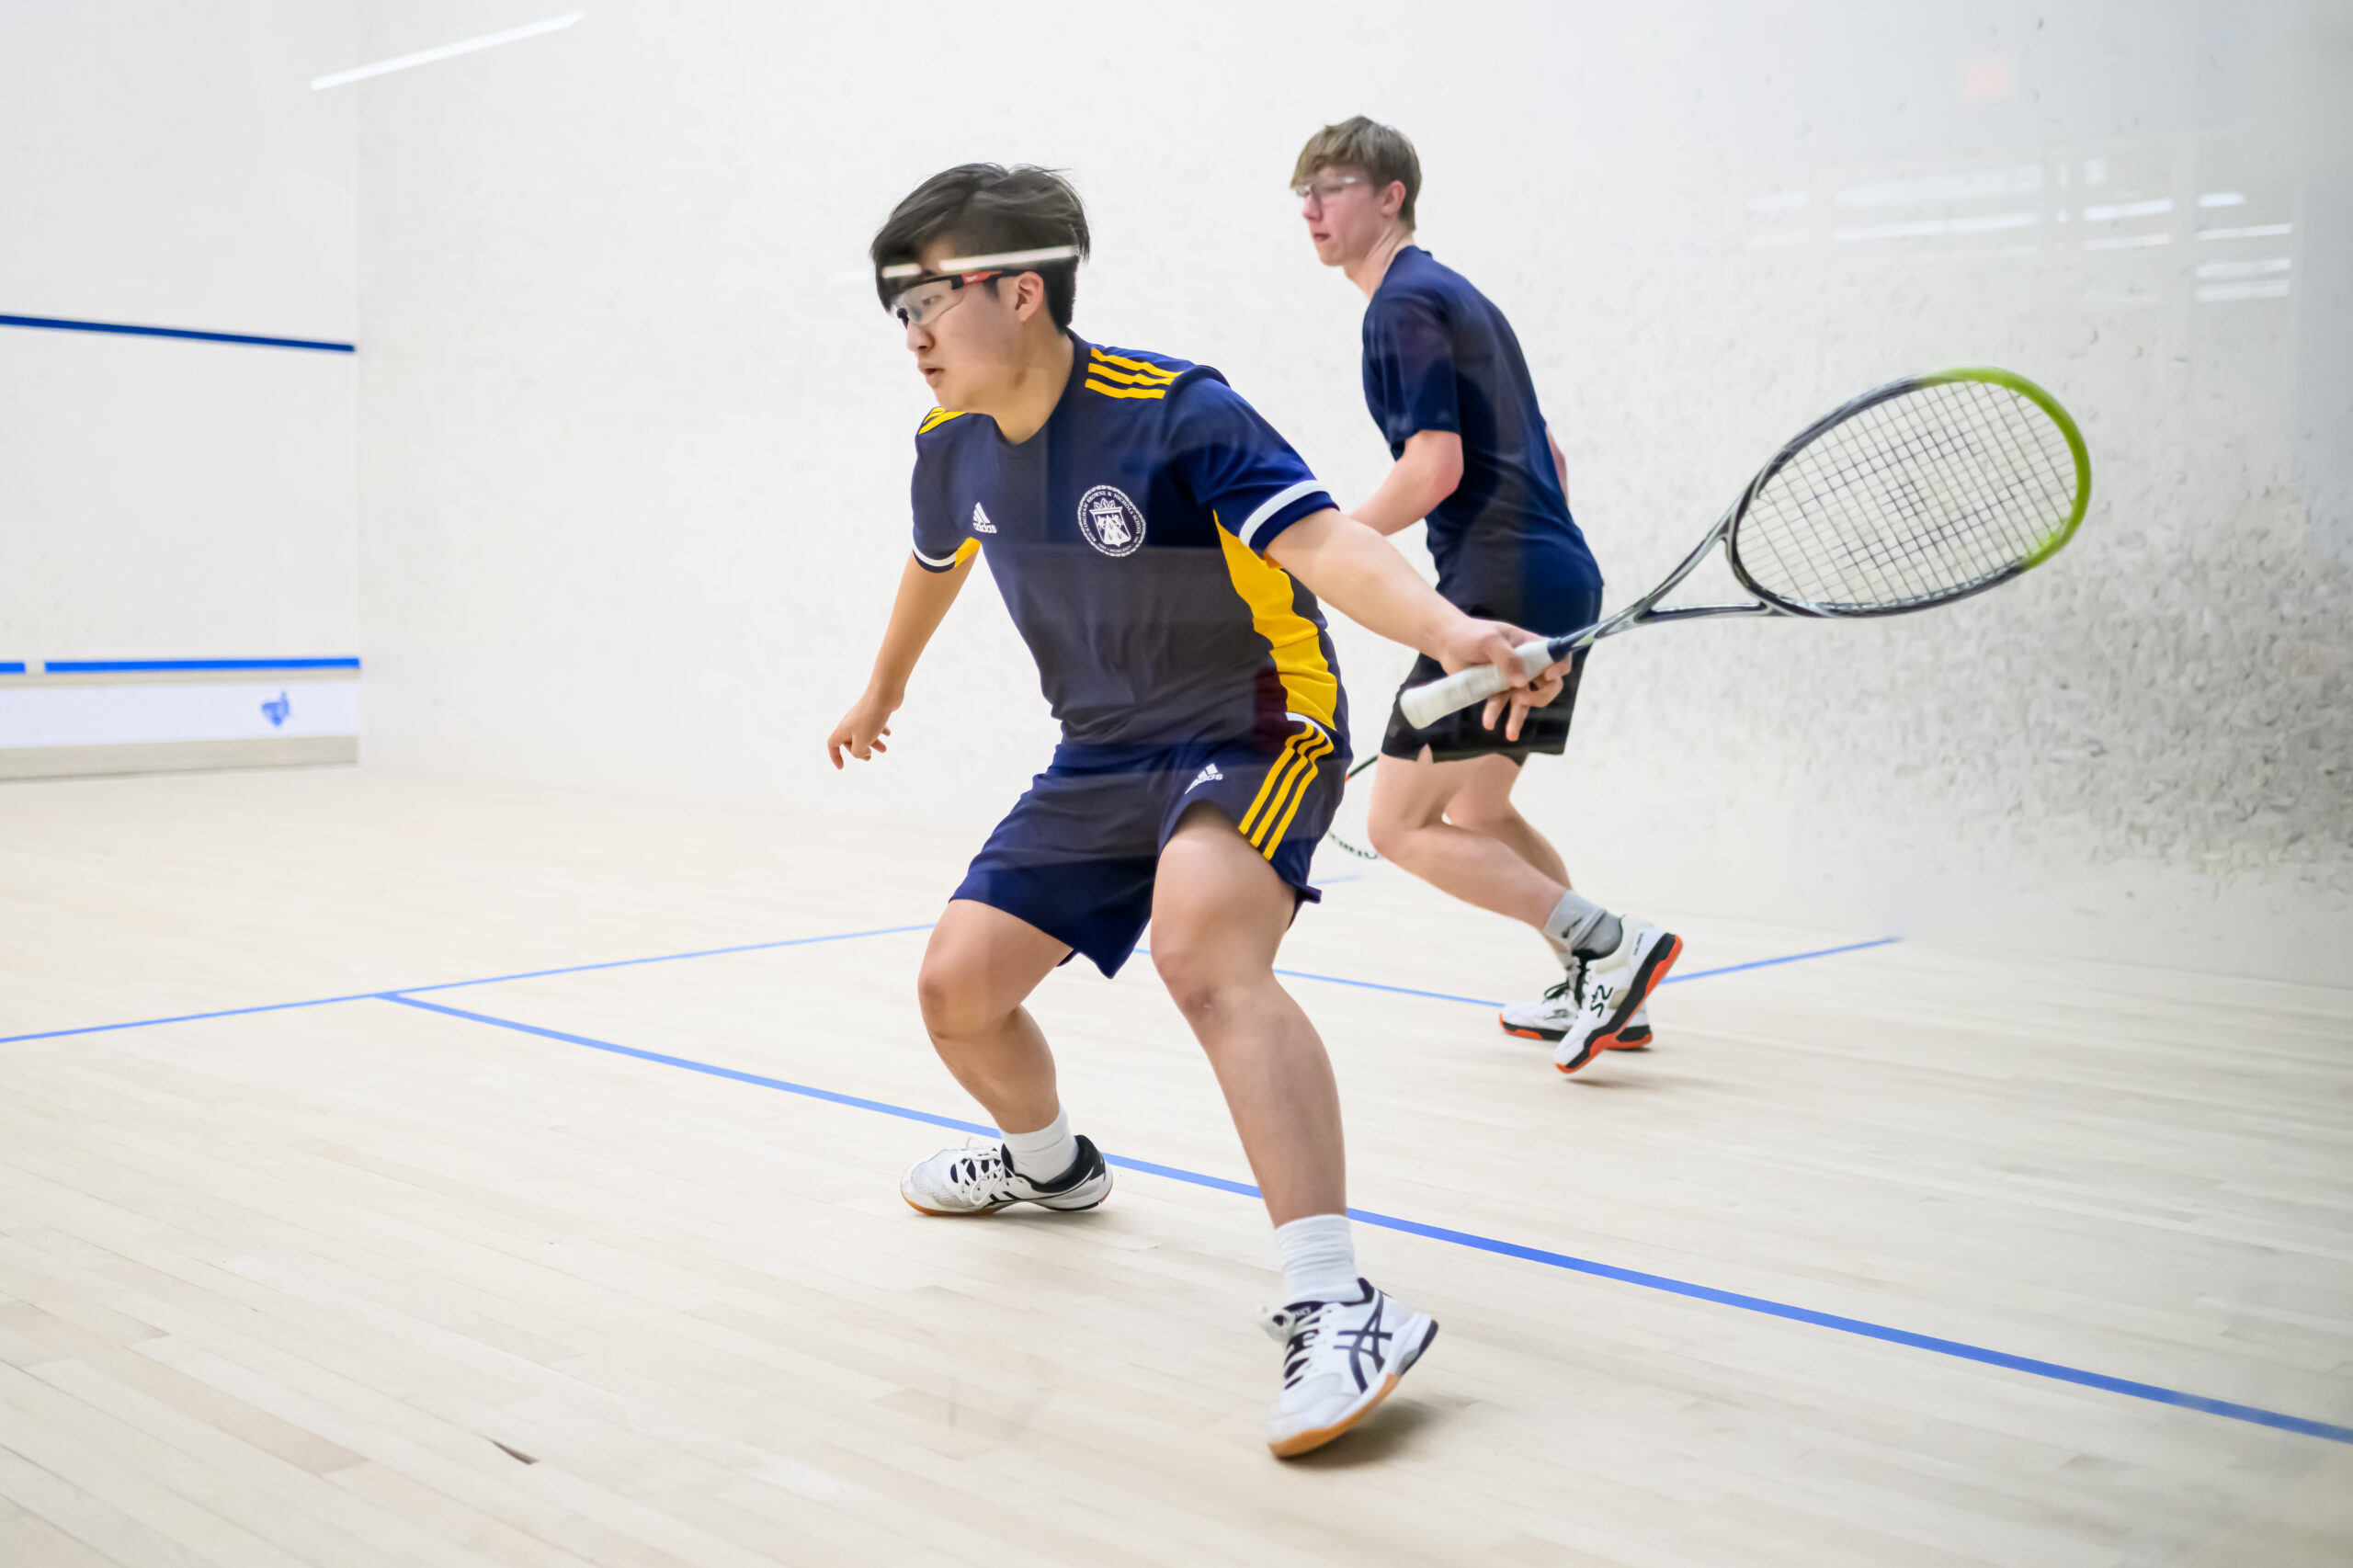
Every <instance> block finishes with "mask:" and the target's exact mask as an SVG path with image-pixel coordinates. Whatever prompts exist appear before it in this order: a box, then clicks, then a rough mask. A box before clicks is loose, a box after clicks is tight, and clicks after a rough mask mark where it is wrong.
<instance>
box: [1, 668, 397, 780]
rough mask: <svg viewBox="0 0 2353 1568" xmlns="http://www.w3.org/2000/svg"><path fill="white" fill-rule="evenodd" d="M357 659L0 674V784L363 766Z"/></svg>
mask: <svg viewBox="0 0 2353 1568" xmlns="http://www.w3.org/2000/svg"><path fill="white" fill-rule="evenodd" d="M358 664H359V662H358V660H357V659H297V660H287V661H284V662H282V663H272V662H270V661H266V660H256V659H235V660H230V659H214V660H203V659H179V660H137V661H130V660H125V661H95V660H84V661H56V662H52V663H50V664H48V665H40V664H33V665H9V666H0V779H28V778H88V777H91V776H94V775H104V774H115V773H176V772H190V771H198V770H203V769H210V768H232V767H320V766H324V765H329V764H335V763H349V762H353V761H356V760H358V755H359V679H358V676H359V669H358Z"/></svg>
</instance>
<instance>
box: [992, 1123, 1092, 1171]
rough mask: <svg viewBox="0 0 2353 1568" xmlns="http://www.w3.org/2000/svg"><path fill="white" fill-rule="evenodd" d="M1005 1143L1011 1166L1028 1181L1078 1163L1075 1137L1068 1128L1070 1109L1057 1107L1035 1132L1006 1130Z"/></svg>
mask: <svg viewBox="0 0 2353 1568" xmlns="http://www.w3.org/2000/svg"><path fill="white" fill-rule="evenodd" d="M1005 1146H1006V1150H1007V1151H1008V1152H1010V1153H1012V1155H1013V1168H1014V1169H1015V1170H1017V1171H1018V1172H1020V1173H1021V1174H1022V1175H1023V1176H1028V1177H1029V1179H1030V1180H1031V1181H1040V1182H1043V1181H1051V1180H1053V1179H1054V1178H1055V1177H1056V1176H1062V1175H1064V1174H1065V1173H1067V1172H1068V1171H1069V1169H1070V1168H1071V1166H1073V1165H1076V1164H1078V1139H1077V1138H1076V1137H1075V1136H1074V1134H1073V1133H1072V1132H1071V1130H1070V1112H1068V1111H1066V1110H1062V1109H1057V1110H1056V1111H1055V1112H1054V1119H1053V1120H1051V1121H1050V1122H1048V1123H1047V1124H1046V1125H1045V1126H1043V1127H1040V1129H1038V1131H1035V1132H1008V1133H1006V1135H1005Z"/></svg>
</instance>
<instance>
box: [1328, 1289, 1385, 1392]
mask: <svg viewBox="0 0 2353 1568" xmlns="http://www.w3.org/2000/svg"><path fill="white" fill-rule="evenodd" d="M1388 1304H1389V1301H1388V1298H1386V1297H1381V1298H1379V1299H1377V1300H1375V1301H1374V1302H1373V1304H1372V1316H1371V1318H1370V1319H1369V1320H1368V1321H1366V1322H1365V1323H1362V1324H1358V1325H1357V1326H1356V1327H1354V1328H1344V1329H1342V1330H1340V1337H1341V1338H1343V1339H1345V1340H1346V1341H1347V1346H1348V1371H1349V1372H1350V1374H1351V1375H1353V1376H1354V1377H1355V1379H1356V1381H1357V1387H1358V1388H1359V1389H1365V1388H1370V1387H1371V1386H1372V1380H1371V1379H1370V1378H1368V1377H1366V1376H1365V1375H1364V1364H1365V1362H1366V1361H1368V1360H1370V1361H1371V1363H1372V1369H1373V1371H1374V1372H1375V1373H1376V1374H1377V1373H1379V1372H1380V1371H1381V1369H1382V1365H1383V1360H1384V1358H1385V1356H1386V1355H1387V1352H1386V1351H1385V1350H1384V1349H1383V1348H1382V1346H1384V1345H1385V1344H1386V1343H1387V1342H1388V1341H1389V1340H1392V1339H1394V1338H1395V1337H1396V1335H1395V1334H1394V1333H1392V1331H1390V1330H1388V1329H1385V1328H1383V1327H1381V1309H1383V1308H1384V1307H1386V1306H1388Z"/></svg>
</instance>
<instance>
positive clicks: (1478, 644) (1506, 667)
mask: <svg viewBox="0 0 2353 1568" xmlns="http://www.w3.org/2000/svg"><path fill="white" fill-rule="evenodd" d="M1542 641H1543V639H1542V638H1541V637H1539V636H1538V635H1537V634H1536V633H1535V632H1533V631H1522V630H1521V629H1520V628H1518V627H1517V626H1514V625H1512V624H1511V623H1510V622H1508V621H1502V620H1473V619H1471V618H1469V617H1467V616H1466V617H1464V618H1463V621H1462V624H1461V627H1460V628H1459V629H1458V630H1457V632H1456V635H1455V637H1454V638H1453V639H1452V640H1450V642H1449V646H1448V647H1447V648H1446V650H1445V651H1444V652H1443V653H1440V654H1439V656H1438V663H1440V664H1441V665H1445V666H1446V670H1447V673H1448V674H1449V675H1451V674H1453V673H1454V672H1455V671H1456V670H1464V669H1469V668H1470V667H1471V666H1472V665H1495V668H1496V669H1498V670H1500V671H1502V672H1503V675H1504V678H1505V679H1506V680H1507V681H1509V682H1510V683H1511V689H1510V690H1509V691H1507V692H1503V693H1499V694H1497V695H1496V696H1494V697H1491V698H1489V699H1487V707H1486V710H1485V711H1484V712H1483V713H1482V714H1481V715H1480V717H1479V722H1480V723H1481V724H1482V725H1483V726H1484V727H1485V728H1487V729H1490V730H1492V729H1494V728H1495V721H1496V719H1498V718H1502V717H1504V716H1505V712H1506V709H1508V710H1509V717H1508V718H1507V719H1506V721H1505V723H1504V738H1505V739H1506V740H1512V741H1516V740H1518V739H1519V728H1520V726H1521V725H1522V724H1523V723H1525V722H1527V720H1528V710H1529V709H1531V708H1541V707H1543V706H1544V705H1545V704H1547V703H1549V702H1551V701H1552V699H1554V698H1556V697H1558V696H1560V695H1561V680H1562V677H1563V676H1565V675H1566V674H1567V673H1568V668H1569V661H1568V660H1566V659H1563V660H1562V661H1561V662H1560V663H1559V664H1556V665H1552V666H1550V667H1549V668H1547V669H1546V670H1545V671H1544V673H1543V674H1542V675H1540V676H1537V677H1536V679H1534V680H1532V681H1531V680H1529V678H1528V672H1527V671H1525V670H1523V669H1521V668H1520V665H1519V655H1518V653H1516V652H1514V650H1515V649H1517V648H1518V647H1519V646H1520V645H1521V644H1522V643H1525V642H1542Z"/></svg>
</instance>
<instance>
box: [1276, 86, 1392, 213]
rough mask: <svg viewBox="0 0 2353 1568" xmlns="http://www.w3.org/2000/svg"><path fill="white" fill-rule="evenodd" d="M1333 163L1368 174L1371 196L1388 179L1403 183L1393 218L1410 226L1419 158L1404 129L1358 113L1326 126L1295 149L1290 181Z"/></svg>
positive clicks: (1301, 180)
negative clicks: (1400, 201) (1401, 199)
mask: <svg viewBox="0 0 2353 1568" xmlns="http://www.w3.org/2000/svg"><path fill="white" fill-rule="evenodd" d="M1334 165H1338V166H1339V167H1341V168H1344V169H1362V170H1363V171H1364V172H1365V173H1366V174H1367V175H1369V176H1371V179H1372V183H1373V187H1374V194H1375V195H1378V194H1380V192H1381V191H1384V190H1386V189H1388V188H1389V187H1390V184H1391V182H1392V181H1394V182H1396V183H1397V184H1400V185H1403V186H1404V187H1405V205H1404V206H1403V207H1400V208H1399V209H1398V210H1397V217H1398V220H1399V222H1403V223H1404V225H1405V227H1407V228H1409V229H1410V228H1412V227H1413V226H1414V201H1415V198H1416V197H1419V196H1420V195H1421V194H1422V160H1421V159H1420V157H1419V156H1417V155H1416V154H1415V152H1414V144H1413V143H1412V142H1409V141H1407V140H1406V139H1405V133H1404V131H1400V130H1398V129H1397V128H1396V127H1395V126H1393V125H1383V124H1381V122H1380V121H1379V120H1377V119H1366V118H1365V117H1364V116H1362V115H1360V114H1359V115H1357V116H1355V117H1353V118H1352V119H1344V120H1342V121H1340V123H1339V124H1337V125H1327V126H1325V127H1324V129H1323V130H1321V131H1317V132H1316V133H1315V134H1314V135H1313V136H1311V137H1309V138H1308V139H1307V145H1306V146H1304V147H1302V148H1301V149H1300V150H1299V162H1298V163H1296V164H1294V165H1291V171H1290V183H1291V184H1292V185H1294V186H1302V185H1305V184H1306V183H1307V182H1308V181H1309V180H1311V179H1313V178H1314V177H1315V175H1316V171H1317V170H1319V169H1326V168H1330V167H1332V166H1334Z"/></svg>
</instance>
